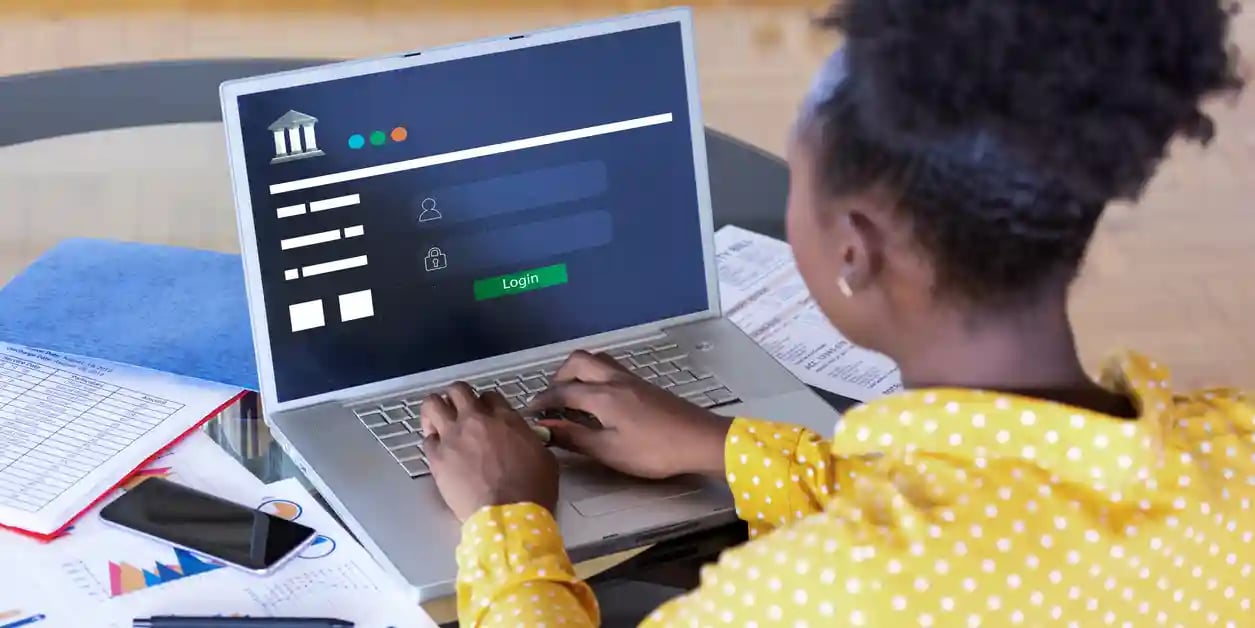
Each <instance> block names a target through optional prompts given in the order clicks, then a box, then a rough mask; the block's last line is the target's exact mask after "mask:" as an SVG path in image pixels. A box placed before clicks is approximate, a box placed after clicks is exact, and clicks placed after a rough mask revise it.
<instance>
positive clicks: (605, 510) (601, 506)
mask: <svg viewBox="0 0 1255 628" xmlns="http://www.w3.org/2000/svg"><path fill="white" fill-rule="evenodd" d="M700 490H702V486H701V485H700V484H698V483H697V482H693V483H692V484H689V483H687V482H667V483H664V484H641V485H639V486H634V487H632V488H630V489H626V490H622V491H618V492H615V493H610V494H609V495H600V496H597V497H588V498H586V499H581V500H579V501H574V502H571V506H572V507H574V508H575V510H576V511H577V512H579V513H580V514H581V515H584V516H585V517H600V516H602V515H609V514H612V513H616V512H623V511H625V510H632V509H634V508H640V507H642V506H649V505H653V504H656V503H657V502H659V501H662V500H664V499H672V498H675V497H680V496H681V495H690V494H692V493H696V492H698V491H700Z"/></svg>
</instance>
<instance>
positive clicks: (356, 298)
mask: <svg viewBox="0 0 1255 628" xmlns="http://www.w3.org/2000/svg"><path fill="white" fill-rule="evenodd" d="M374 315H375V301H374V299H373V298H372V297H371V295H370V290H362V291H360V292H350V293H348V294H342V295H340V321H341V322H344V323H347V322H349V321H355V320H358V319H359V318H370V317H372V316H374Z"/></svg>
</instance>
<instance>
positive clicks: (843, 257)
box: [836, 206, 885, 296]
mask: <svg viewBox="0 0 1255 628" xmlns="http://www.w3.org/2000/svg"><path fill="white" fill-rule="evenodd" d="M880 220H882V218H881V212H877V211H874V210H873V211H867V210H865V209H863V208H861V207H857V206H856V207H853V208H849V209H846V210H845V211H843V212H841V213H840V214H839V215H838V217H837V221H836V222H837V223H838V224H837V225H836V226H837V228H838V229H839V230H840V231H841V237H840V238H839V239H838V240H837V241H838V242H840V243H841V244H840V247H841V248H840V258H839V259H840V261H839V263H840V268H838V269H837V277H838V282H839V284H840V285H841V290H842V292H845V291H846V290H847V289H848V290H849V292H850V294H849V295H847V296H853V295H855V294H858V293H859V292H861V291H863V290H866V289H868V288H870V287H871V286H872V285H873V284H874V283H875V282H876V280H877V279H878V278H879V276H880V273H881V271H882V270H883V268H884V255H885V251H884V241H885V229H884V225H883V224H882V223H881V222H880Z"/></svg>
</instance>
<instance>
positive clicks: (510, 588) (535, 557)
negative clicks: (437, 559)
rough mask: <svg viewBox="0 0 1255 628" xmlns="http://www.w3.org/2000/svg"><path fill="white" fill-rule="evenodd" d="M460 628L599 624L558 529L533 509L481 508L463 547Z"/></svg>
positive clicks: (465, 526) (524, 506) (468, 528)
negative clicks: (467, 627) (462, 627)
mask: <svg viewBox="0 0 1255 628" xmlns="http://www.w3.org/2000/svg"><path fill="white" fill-rule="evenodd" d="M457 559H458V584H457V591H458V618H459V621H460V624H461V625H462V626H507V625H508V626H511V627H513V626H520V625H526V626H540V625H548V626H554V625H557V624H562V625H564V626H573V627H574V626H595V625H597V624H598V622H599V621H600V618H599V615H598V611H597V600H596V598H594V597H593V594H592V591H591V590H590V589H589V588H588V586H587V585H585V584H584V583H583V582H580V581H579V580H578V579H577V578H576V577H575V570H574V568H573V567H572V566H571V561H570V559H568V558H567V555H566V550H565V549H564V548H563V543H562V537H561V536H560V535H559V534H558V525H557V523H556V522H555V521H554V519H553V515H552V514H550V513H549V511H548V510H545V509H544V508H542V507H540V506H537V505H536V504H513V505H510V506H496V507H491V508H484V509H483V510H480V511H479V512H477V513H475V514H474V515H473V516H472V517H471V518H470V519H468V520H467V521H466V523H465V524H463V526H462V542H461V544H460V545H459V546H458V551H457Z"/></svg>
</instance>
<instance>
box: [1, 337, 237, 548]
mask: <svg viewBox="0 0 1255 628" xmlns="http://www.w3.org/2000/svg"><path fill="white" fill-rule="evenodd" d="M238 392H239V391H238V390H236V389H234V388H230V387H227V386H222V385H219V384H211V383H208V382H203V381H200V380H194V379H190V378H186V377H181V376H176V375H169V374H166V373H159V372H156V371H149V370H146V369H141V368H135V367H130V366H125V365H121V364H115V363H110V362H105V361H101V360H90V359H86V358H79V357H77V356H70V355H65V354H59V353H53V352H49V351H43V350H39V349H33V348H30V347H23V346H20V345H14V344H8V343H0V524H4V525H8V526H12V527H16V528H20V529H24V530H27V531H31V532H36V533H39V534H48V533H50V532H54V531H56V530H57V529H59V528H60V527H61V526H62V525H63V524H64V523H66V522H67V521H68V520H69V519H70V518H72V517H73V516H74V515H75V514H77V513H78V512H79V511H81V510H82V509H83V508H85V507H86V506H87V505H89V504H90V503H91V502H92V501H93V500H95V499H96V498H97V497H99V496H100V495H101V493H103V492H104V491H106V490H108V489H110V488H111V487H112V486H113V485H114V484H116V483H117V482H119V481H120V480H122V479H123V478H124V477H125V476H126V475H127V474H128V473H130V472H131V471H132V470H133V469H135V467H136V466H138V465H139V464H140V463H142V462H143V461H144V460H145V459H147V458H148V457H149V456H151V455H152V454H154V453H156V452H157V451H159V450H161V449H163V448H164V447H165V446H167V445H168V444H170V442H171V441H173V440H175V439H176V438H178V437H179V436H180V435H182V434H183V433H185V432H186V431H187V430H189V429H191V428H192V427H193V426H195V425H196V424H197V423H199V422H200V421H202V420H203V419H204V418H205V417H206V416H208V415H209V414H211V413H212V412H213V411H214V410H215V409H217V408H219V407H221V406H222V405H223V404H225V403H226V402H228V401H229V400H231V399H232V398H233V397H235V396H236V394H238Z"/></svg>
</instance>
